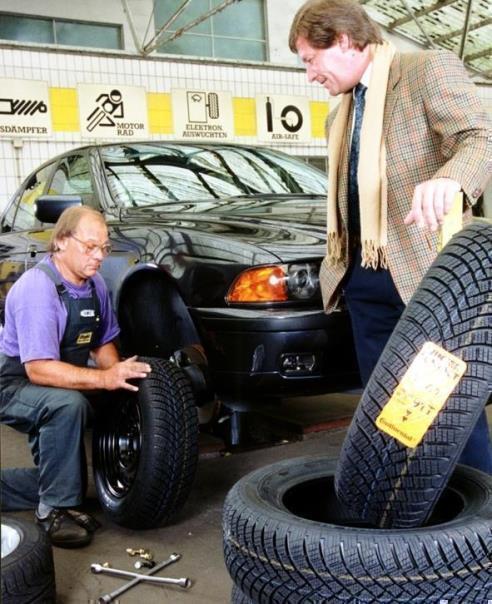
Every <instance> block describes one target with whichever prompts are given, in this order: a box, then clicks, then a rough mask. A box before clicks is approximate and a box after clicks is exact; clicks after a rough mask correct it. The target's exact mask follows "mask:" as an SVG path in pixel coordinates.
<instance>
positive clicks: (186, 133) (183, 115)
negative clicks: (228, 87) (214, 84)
mask: <svg viewBox="0 0 492 604" xmlns="http://www.w3.org/2000/svg"><path fill="white" fill-rule="evenodd" d="M171 94H172V106H173V121H174V132H175V134H176V137H177V138H182V139H185V140H198V139H206V140H225V139H231V138H233V137H234V120H233V113H232V95H231V93H230V92H213V91H207V90H203V89H202V90H200V89H198V90H182V89H176V90H172V91H171Z"/></svg>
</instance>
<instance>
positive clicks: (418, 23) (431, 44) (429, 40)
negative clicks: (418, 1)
mask: <svg viewBox="0 0 492 604" xmlns="http://www.w3.org/2000/svg"><path fill="white" fill-rule="evenodd" d="M400 2H401V3H402V4H403V6H404V7H405V8H406V9H407V12H408V14H409V15H410V19H412V20H413V21H414V22H415V25H416V26H417V27H418V28H419V29H420V31H421V32H422V35H423V36H424V38H425V39H426V40H427V44H428V45H429V47H430V48H435V47H436V45H435V44H434V41H433V40H432V38H431V37H430V36H429V34H428V33H427V31H426V29H425V27H424V24H423V23H422V22H421V21H420V20H419V19H418V17H417V16H416V13H414V12H413V8H412V7H411V5H410V4H409V3H408V1H407V0H400Z"/></svg>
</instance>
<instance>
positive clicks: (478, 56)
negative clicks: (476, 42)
mask: <svg viewBox="0 0 492 604" xmlns="http://www.w3.org/2000/svg"><path fill="white" fill-rule="evenodd" d="M491 54H492V46H487V48H484V49H483V50H480V51H479V52H474V53H472V54H471V55H466V56H465V61H466V62H467V63H469V62H470V61H474V60H475V59H481V58H482V57H487V56H490V55H491Z"/></svg>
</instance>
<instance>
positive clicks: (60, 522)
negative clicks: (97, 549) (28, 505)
mask: <svg viewBox="0 0 492 604" xmlns="http://www.w3.org/2000/svg"><path fill="white" fill-rule="evenodd" d="M36 524H38V525H39V526H40V527H41V528H43V530H44V531H46V534H47V535H48V538H49V540H50V541H51V544H52V545H55V546H56V547H66V548H75V547H84V545H88V544H89V543H90V542H91V540H92V532H90V531H88V530H87V529H86V528H84V527H83V526H81V525H80V524H79V523H78V522H77V520H76V519H75V518H74V517H73V516H71V515H70V510H66V509H62V508H54V509H52V510H51V512H50V513H49V514H48V515H47V516H46V518H39V517H38V515H37V514H36Z"/></svg>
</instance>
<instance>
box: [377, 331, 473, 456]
mask: <svg viewBox="0 0 492 604" xmlns="http://www.w3.org/2000/svg"><path fill="white" fill-rule="evenodd" d="M465 370H466V363H465V362H464V361H462V360H461V359H460V358H458V357H456V356H454V355H453V354H451V353H449V352H448V351H447V350H444V348H441V347H440V346H438V345H437V344H434V342H426V343H425V344H424V345H423V346H422V349H421V350H420V352H419V353H418V354H417V356H416V357H415V358H414V360H413V361H412V363H411V364H410V366H409V367H408V369H407V371H406V372H405V374H404V376H403V377H402V379H401V381H400V383H399V384H398V386H397V387H396V389H395V391H394V392H393V394H392V396H391V398H390V399H389V401H388V402H387V403H386V405H385V406H384V408H383V410H382V411H381V413H380V414H379V416H378V418H377V419H376V426H377V427H378V428H379V429H380V430H381V431H382V432H386V434H389V435H390V436H392V437H393V438H395V439H396V440H398V441H399V442H401V443H402V444H404V445H405V446H406V447H412V448H413V447H416V446H417V445H418V444H419V443H420V441H421V440H422V439H423V437H424V436H425V433H426V432H427V430H428V429H429V426H430V425H431V423H432V422H433V421H434V419H435V417H436V416H437V414H438V413H439V411H440V410H441V409H442V408H443V407H444V404H445V403H446V401H447V400H448V397H449V395H450V394H451V392H452V391H453V390H454V388H455V387H456V384H457V383H458V382H459V381H460V379H461V377H462V376H463V374H464V373H465Z"/></svg>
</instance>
